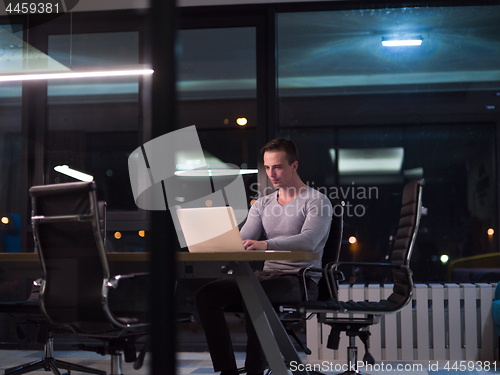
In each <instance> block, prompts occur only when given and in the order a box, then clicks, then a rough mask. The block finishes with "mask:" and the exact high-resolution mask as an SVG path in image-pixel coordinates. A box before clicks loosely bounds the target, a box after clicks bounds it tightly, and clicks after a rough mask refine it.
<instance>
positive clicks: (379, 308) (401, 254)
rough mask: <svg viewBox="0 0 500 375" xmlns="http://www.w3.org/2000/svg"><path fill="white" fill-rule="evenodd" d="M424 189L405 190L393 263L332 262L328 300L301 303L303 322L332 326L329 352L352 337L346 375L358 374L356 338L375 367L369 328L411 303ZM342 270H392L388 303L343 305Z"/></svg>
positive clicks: (408, 187) (414, 184)
mask: <svg viewBox="0 0 500 375" xmlns="http://www.w3.org/2000/svg"><path fill="white" fill-rule="evenodd" d="M423 186H424V180H416V181H413V182H410V183H408V184H407V185H406V186H405V188H404V190H403V198H402V208H401V217H400V221H399V229H398V232H397V234H396V240H395V242H394V248H393V251H392V260H391V263H362V262H333V263H330V264H327V265H326V267H325V268H324V270H323V272H324V279H325V280H326V281H327V283H328V287H329V295H328V298H327V299H325V300H318V301H308V302H302V303H300V304H299V305H298V306H296V310H297V312H298V313H299V314H300V315H301V316H302V317H303V318H307V317H308V316H309V315H310V314H318V321H319V322H321V323H323V324H327V325H329V326H331V332H330V335H329V337H328V342H327V347H328V348H330V349H338V347H339V341H340V333H341V332H345V333H346V335H347V336H348V337H349V347H348V368H349V370H348V371H347V372H345V373H344V374H349V375H350V374H353V375H354V374H359V372H358V370H357V348H356V336H358V337H359V338H360V339H361V341H362V342H363V343H364V345H365V349H366V350H365V353H366V354H365V357H364V358H363V361H364V362H367V363H371V364H373V363H374V359H373V357H372V356H371V355H370V354H369V352H368V346H369V345H368V340H369V335H370V332H369V331H368V330H367V327H369V326H370V325H373V324H376V323H378V321H379V317H380V315H383V314H390V313H396V312H398V311H400V310H402V309H403V308H404V307H405V306H406V305H407V304H408V303H409V302H410V301H411V297H412V291H413V280H412V272H411V270H410V268H409V264H410V258H411V255H412V251H413V248H414V246H415V240H416V236H417V232H418V227H419V223H420V217H421V213H422V190H423ZM340 266H356V267H370V268H376V269H380V268H382V269H389V270H390V271H392V278H393V283H394V287H393V292H392V294H391V295H390V296H389V297H388V298H387V300H380V301H378V302H369V301H352V300H350V301H340V300H339V297H338V281H339V279H340V280H341V279H342V278H343V275H342V273H341V272H340V271H339V267H340ZM328 313H350V315H349V316H347V317H338V316H327V314H328ZM351 314H352V315H351ZM330 315H332V314H330ZM333 315H336V314H333Z"/></svg>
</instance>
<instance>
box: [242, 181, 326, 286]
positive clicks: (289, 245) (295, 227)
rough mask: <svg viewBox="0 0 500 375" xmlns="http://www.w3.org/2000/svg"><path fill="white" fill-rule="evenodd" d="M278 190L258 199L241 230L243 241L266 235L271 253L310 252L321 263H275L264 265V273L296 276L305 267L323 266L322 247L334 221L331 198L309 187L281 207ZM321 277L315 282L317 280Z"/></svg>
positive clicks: (276, 261) (313, 261)
mask: <svg viewBox="0 0 500 375" xmlns="http://www.w3.org/2000/svg"><path fill="white" fill-rule="evenodd" d="M277 194H278V191H276V192H274V193H272V194H270V195H267V196H265V197H262V198H259V199H258V200H257V201H256V202H255V203H254V204H253V206H252V207H251V208H250V211H249V213H248V217H247V221H246V222H245V224H244V225H243V228H241V238H242V239H243V240H258V239H260V238H261V235H262V234H264V236H265V237H266V241H267V243H268V248H269V249H270V250H290V251H294V250H295V251H311V252H314V253H319V254H320V259H319V260H301V261H293V260H283V261H279V260H272V261H266V262H265V263H264V271H281V272H286V273H295V272H297V271H299V270H300V269H301V268H304V267H321V257H322V256H323V248H324V246H325V243H326V240H327V239H328V234H329V232H330V225H331V221H332V213H333V208H332V205H331V203H330V201H329V199H328V198H327V197H326V196H325V195H324V194H322V193H320V192H319V191H317V190H314V189H312V188H310V187H307V189H306V190H304V191H303V192H302V193H301V194H300V195H299V196H297V197H296V198H295V199H293V200H292V201H291V202H289V203H287V204H286V205H284V206H282V205H281V204H280V203H278V197H277ZM319 278H320V274H316V275H315V276H314V277H313V280H315V281H318V280H319Z"/></svg>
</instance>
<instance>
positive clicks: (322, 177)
mask: <svg viewBox="0 0 500 375" xmlns="http://www.w3.org/2000/svg"><path fill="white" fill-rule="evenodd" d="M499 16H500V7H499V6H467V7H425V8H424V7H401V8H392V9H390V8H387V9H386V8H384V9H365V10H363V9H361V10H360V9H356V10H339V11H321V12H302V13H283V14H278V18H277V46H278V47H277V49H278V55H277V56H278V93H279V107H278V109H279V135H280V136H283V137H289V138H291V139H292V140H294V141H296V142H297V144H298V146H299V152H300V151H301V150H302V153H301V157H300V165H299V173H300V174H301V176H302V178H303V179H304V181H305V182H307V183H309V184H310V185H311V186H313V187H316V188H318V189H320V190H323V191H325V192H327V193H328V194H329V196H330V197H331V198H332V199H334V198H337V199H344V200H346V202H347V203H348V207H347V208H348V209H349V208H350V210H351V211H350V212H349V211H347V210H346V211H345V213H346V215H347V216H346V217H345V231H344V242H343V246H342V251H341V259H343V260H356V261H384V260H389V259H390V257H391V248H392V244H393V241H394V238H395V234H396V233H395V231H396V229H397V225H398V217H399V208H400V202H401V192H402V189H403V186H404V184H405V183H407V182H408V181H410V180H413V179H417V178H424V179H425V180H426V186H425V188H424V206H425V207H426V214H425V215H424V216H423V218H422V223H421V228H420V231H419V234H418V237H417V246H416V249H415V251H414V255H413V258H412V263H411V267H412V269H413V270H414V274H415V280H417V281H425V282H428V281H446V280H453V281H469V280H468V279H464V278H463V274H461V275H459V274H458V273H457V274H455V273H453V272H450V271H451V269H450V264H451V263H452V262H453V261H455V260H457V259H463V258H464V257H470V256H477V255H480V254H488V253H491V252H496V251H498V244H497V240H496V234H495V232H496V231H497V225H498V200H497V195H498V190H497V184H496V181H497V173H496V171H497V164H496V133H497V126H496V123H497V122H498V114H499V109H500V70H499V69H498V67H499V66H500V65H499V63H500V24H499V23H498V22H497V20H498V17H499ZM492 231H493V232H492ZM492 233H493V234H492ZM363 280H364V275H363V273H358V274H356V273H355V274H354V275H353V279H351V280H350V281H360V282H361V281H363Z"/></svg>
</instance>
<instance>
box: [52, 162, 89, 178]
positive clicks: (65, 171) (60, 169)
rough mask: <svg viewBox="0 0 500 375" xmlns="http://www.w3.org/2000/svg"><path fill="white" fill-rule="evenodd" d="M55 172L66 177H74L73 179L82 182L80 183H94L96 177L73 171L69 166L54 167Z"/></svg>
mask: <svg viewBox="0 0 500 375" xmlns="http://www.w3.org/2000/svg"><path fill="white" fill-rule="evenodd" d="M54 170H55V171H56V172H59V173H62V174H64V175H66V176H70V177H73V178H75V179H77V180H80V181H87V182H90V181H94V176H91V175H89V174H86V173H83V172H80V171H77V170H75V169H71V168H70V167H68V166H67V165H56V166H55V167H54Z"/></svg>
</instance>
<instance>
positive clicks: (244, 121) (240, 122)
mask: <svg viewBox="0 0 500 375" xmlns="http://www.w3.org/2000/svg"><path fill="white" fill-rule="evenodd" d="M236 123H237V124H238V125H239V126H245V125H246V124H247V123H248V120H247V119H246V118H244V117H240V118H237V119H236Z"/></svg>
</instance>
